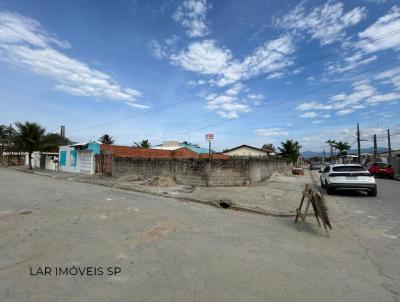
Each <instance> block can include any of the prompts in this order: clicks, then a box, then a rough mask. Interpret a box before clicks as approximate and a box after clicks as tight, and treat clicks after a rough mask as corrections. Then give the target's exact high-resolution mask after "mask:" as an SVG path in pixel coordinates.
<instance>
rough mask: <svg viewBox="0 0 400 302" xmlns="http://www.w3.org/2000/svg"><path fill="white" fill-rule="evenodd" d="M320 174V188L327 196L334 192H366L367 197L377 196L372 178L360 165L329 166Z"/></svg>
mask: <svg viewBox="0 0 400 302" xmlns="http://www.w3.org/2000/svg"><path fill="white" fill-rule="evenodd" d="M320 173H321V176H320V180H321V187H323V188H325V189H326V191H327V193H328V194H333V193H334V192H335V191H336V190H355V191H367V193H368V195H369V196H376V194H377V189H376V183H375V178H374V176H373V175H372V174H371V173H369V172H368V170H367V169H365V168H364V167H363V166H361V165H355V164H349V165H343V164H338V165H329V166H326V167H325V169H324V170H323V171H320Z"/></svg>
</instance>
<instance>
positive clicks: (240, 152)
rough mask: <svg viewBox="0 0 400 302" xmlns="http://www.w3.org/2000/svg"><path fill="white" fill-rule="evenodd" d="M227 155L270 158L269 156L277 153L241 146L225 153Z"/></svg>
mask: <svg viewBox="0 0 400 302" xmlns="http://www.w3.org/2000/svg"><path fill="white" fill-rule="evenodd" d="M224 154H225V155H229V156H269V155H275V153H273V152H270V151H267V150H264V149H260V148H256V147H252V146H248V145H241V146H238V147H235V148H232V149H229V150H227V151H225V152H224Z"/></svg>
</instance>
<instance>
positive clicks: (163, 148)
mask: <svg viewBox="0 0 400 302" xmlns="http://www.w3.org/2000/svg"><path fill="white" fill-rule="evenodd" d="M181 148H184V147H182V146H154V147H150V149H157V150H169V151H174V150H177V149H181Z"/></svg>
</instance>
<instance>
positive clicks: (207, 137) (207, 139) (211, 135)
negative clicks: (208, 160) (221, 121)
mask: <svg viewBox="0 0 400 302" xmlns="http://www.w3.org/2000/svg"><path fill="white" fill-rule="evenodd" d="M213 139H214V134H212V133H209V134H206V141H208V142H209V141H212V140H213Z"/></svg>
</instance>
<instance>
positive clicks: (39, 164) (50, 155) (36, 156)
mask: <svg viewBox="0 0 400 302" xmlns="http://www.w3.org/2000/svg"><path fill="white" fill-rule="evenodd" d="M57 162H58V153H55V152H39V151H35V152H32V155H31V163H32V168H37V169H46V170H53V171H56V170H57V168H58V164H57ZM25 165H26V166H28V165H29V153H28V152H26V153H25Z"/></svg>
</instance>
